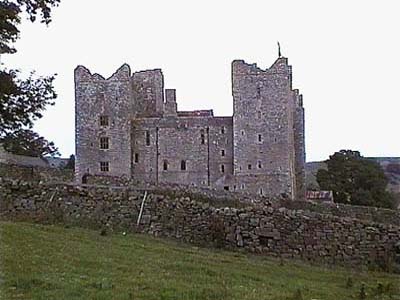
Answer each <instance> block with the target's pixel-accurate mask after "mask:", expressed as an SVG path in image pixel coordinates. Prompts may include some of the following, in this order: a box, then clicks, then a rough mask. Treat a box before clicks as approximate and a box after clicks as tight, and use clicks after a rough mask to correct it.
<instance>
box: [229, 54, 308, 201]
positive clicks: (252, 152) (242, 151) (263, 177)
mask: <svg viewBox="0 0 400 300" xmlns="http://www.w3.org/2000/svg"><path fill="white" fill-rule="evenodd" d="M291 77H292V69H291V66H289V65H288V61H287V59H286V58H278V59H277V60H276V61H275V63H274V64H273V65H272V66H271V67H270V68H269V69H266V70H262V69H260V68H258V67H257V65H256V64H247V63H245V62H244V61H242V60H236V61H233V63H232V95H233V140H234V145H233V156H234V162H233V165H234V175H235V178H236V185H237V186H238V188H239V189H243V190H246V191H249V192H252V193H258V194H262V195H268V196H276V195H284V196H285V197H288V198H290V199H294V198H296V197H297V191H298V188H297V185H298V183H297V182H296V174H297V173H301V171H300V169H303V170H304V163H303V165H301V164H302V158H304V155H300V154H298V155H296V150H297V152H301V151H304V149H303V150H302V149H300V148H301V147H302V146H304V142H303V143H301V138H296V135H298V134H299V131H301V130H304V126H303V127H302V126H301V124H302V123H301V122H302V120H300V117H301V112H302V111H297V109H296V107H297V106H298V104H299V103H300V101H299V95H298V94H295V92H294V91H292V78H291ZM297 117H298V118H297ZM296 124H297V125H296ZM295 128H296V130H295ZM303 137H304V135H303ZM303 141H304V140H303ZM296 142H297V143H296ZM296 144H297V145H298V147H297V148H296ZM296 157H297V160H296Z"/></svg>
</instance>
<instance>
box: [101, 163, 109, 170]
mask: <svg viewBox="0 0 400 300" xmlns="http://www.w3.org/2000/svg"><path fill="white" fill-rule="evenodd" d="M109 170H110V164H109V162H108V161H101V162H100V171H101V172H108V171H109Z"/></svg>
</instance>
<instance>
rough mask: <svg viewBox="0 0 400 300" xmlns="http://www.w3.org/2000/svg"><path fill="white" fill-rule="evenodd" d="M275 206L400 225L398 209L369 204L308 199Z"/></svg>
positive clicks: (283, 202)
mask: <svg viewBox="0 0 400 300" xmlns="http://www.w3.org/2000/svg"><path fill="white" fill-rule="evenodd" d="M274 205H276V206H277V207H286V208H287V209H293V210H304V211H310V212H316V213H322V214H329V215H333V216H338V217H341V218H356V219H361V220H366V221H370V222H377V223H385V224H392V225H396V226H400V211H399V210H392V209H385V208H377V207H370V206H356V205H346V204H340V203H313V202H309V201H282V200H281V201H277V202H276V203H274Z"/></svg>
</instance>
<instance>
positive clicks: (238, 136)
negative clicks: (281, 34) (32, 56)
mask: <svg viewBox="0 0 400 300" xmlns="http://www.w3.org/2000/svg"><path fill="white" fill-rule="evenodd" d="M291 78H292V68H291V66H289V65H288V60H287V58H283V57H280V58H278V59H277V60H276V61H275V62H274V63H273V64H272V65H271V67H270V68H267V69H265V70H263V69H261V68H259V67H257V64H248V63H246V62H245V61H243V60H235V61H233V62H232V95H233V106H234V114H233V116H232V117H215V116H214V114H213V111H212V110H195V111H179V110H178V107H177V100H176V90H175V89H165V88H164V75H163V73H162V71H161V69H152V70H144V71H137V72H133V73H131V69H130V67H129V66H128V65H127V64H124V65H122V66H121V67H120V68H119V69H118V70H117V71H116V72H115V73H114V74H113V75H112V76H110V77H109V78H107V79H105V78H104V77H103V76H101V75H99V74H92V73H91V72H90V71H89V69H87V68H85V67H83V66H78V67H77V68H76V69H75V94H76V147H77V150H76V154H77V171H76V179H77V181H82V179H84V176H85V174H90V175H102V176H104V175H110V176H124V177H127V178H130V179H132V180H133V181H137V182H140V183H149V184H155V185H157V184H162V183H173V184H182V185H189V186H194V187H201V188H213V189H226V190H231V191H242V192H251V193H257V194H260V195H280V196H282V195H285V197H288V198H290V199H294V198H303V194H304V178H303V175H304V163H305V161H304V159H305V151H304V110H303V108H302V96H301V95H300V93H299V91H298V90H297V89H296V90H292V83H291V81H292V80H291Z"/></svg>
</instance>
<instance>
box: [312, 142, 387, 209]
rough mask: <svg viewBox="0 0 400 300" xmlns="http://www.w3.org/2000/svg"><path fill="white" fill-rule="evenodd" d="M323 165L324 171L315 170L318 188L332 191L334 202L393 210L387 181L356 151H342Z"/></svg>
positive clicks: (376, 165) (373, 163)
mask: <svg viewBox="0 0 400 300" xmlns="http://www.w3.org/2000/svg"><path fill="white" fill-rule="evenodd" d="M326 164H327V166H328V169H327V170H324V169H320V170H318V172H317V181H318V184H319V186H320V187H321V189H323V190H332V191H333V193H334V199H335V201H336V202H340V203H347V204H353V205H366V206H378V207H386V208H393V206H394V199H393V196H392V194H391V193H389V192H388V191H386V186H387V184H388V179H387V178H386V176H385V173H384V172H383V170H382V168H381V166H380V165H379V164H378V163H377V162H375V161H373V160H370V159H366V158H364V157H362V156H361V155H360V152H358V151H352V150H341V151H340V152H335V153H334V154H333V155H331V156H330V157H329V159H328V160H327V161H326Z"/></svg>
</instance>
